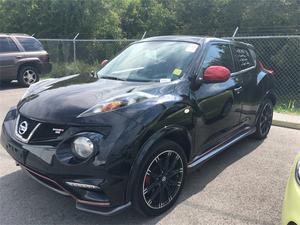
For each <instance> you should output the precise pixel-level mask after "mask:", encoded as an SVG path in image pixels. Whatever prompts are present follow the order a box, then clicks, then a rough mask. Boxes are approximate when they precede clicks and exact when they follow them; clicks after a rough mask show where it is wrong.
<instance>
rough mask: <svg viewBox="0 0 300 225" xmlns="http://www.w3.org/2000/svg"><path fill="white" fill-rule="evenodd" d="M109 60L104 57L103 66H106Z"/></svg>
mask: <svg viewBox="0 0 300 225" xmlns="http://www.w3.org/2000/svg"><path fill="white" fill-rule="evenodd" d="M108 62H109V61H108V60H107V59H104V60H103V61H102V62H101V66H105V65H106V64H107V63H108Z"/></svg>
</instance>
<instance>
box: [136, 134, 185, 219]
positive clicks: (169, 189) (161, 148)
mask: <svg viewBox="0 0 300 225" xmlns="http://www.w3.org/2000/svg"><path fill="white" fill-rule="evenodd" d="M143 161H144V162H145V163H144V164H143V165H142V168H140V170H139V172H138V175H137V177H136V182H135V183H136V185H135V188H134V193H135V195H134V196H133V205H134V207H135V209H136V210H137V211H139V212H141V213H143V214H145V215H148V216H157V215H160V214H162V213H164V212H165V211H167V210H168V209H170V208H171V207H172V206H173V205H174V203H175V201H176V200H177V198H178V196H179V194H180V192H181V190H182V187H183V183H184V178H185V174H186V165H187V163H186V157H185V154H184V151H183V149H182V148H181V147H180V146H179V145H178V144H176V143H175V142H173V141H170V140H163V141H161V142H160V143H159V144H157V145H155V146H153V148H152V149H151V151H150V152H149V154H148V155H147V156H146V157H145V159H144V160H143Z"/></svg>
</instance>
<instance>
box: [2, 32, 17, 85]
mask: <svg viewBox="0 0 300 225" xmlns="http://www.w3.org/2000/svg"><path fill="white" fill-rule="evenodd" d="M18 57H20V50H19V48H18V46H17V45H16V44H15V42H14V41H13V40H12V39H11V38H10V37H0V80H13V79H16V78H17V65H16V63H17V61H18Z"/></svg>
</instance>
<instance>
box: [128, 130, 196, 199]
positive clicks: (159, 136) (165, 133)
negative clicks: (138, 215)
mask: <svg viewBox="0 0 300 225" xmlns="http://www.w3.org/2000/svg"><path fill="white" fill-rule="evenodd" d="M163 139H168V140H171V141H174V142H175V143H177V144H178V145H180V146H181V147H182V148H183V150H184V152H185V155H186V157H187V161H189V159H190V156H191V149H192V137H191V135H190V132H189V131H188V130H187V129H186V128H185V127H182V126H175V125H170V126H165V127H163V128H161V129H160V130H158V131H156V132H155V133H153V134H152V135H151V136H150V137H149V138H148V139H146V141H145V142H144V143H143V144H142V146H141V147H140V149H139V151H138V154H137V156H136V157H135V160H134V163H133V165H132V167H131V169H130V174H129V179H128V185H127V190H126V200H127V201H131V199H132V191H131V190H132V188H133V185H134V178H135V177H136V174H137V172H138V168H139V167H140V165H141V164H142V163H143V158H144V157H145V156H146V154H147V153H148V152H149V150H150V149H151V147H152V146H153V145H154V144H155V143H157V142H158V141H160V140H163Z"/></svg>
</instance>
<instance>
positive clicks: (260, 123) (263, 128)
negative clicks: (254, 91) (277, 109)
mask: <svg viewBox="0 0 300 225" xmlns="http://www.w3.org/2000/svg"><path fill="white" fill-rule="evenodd" d="M272 120H273V103H272V101H271V100H270V99H266V100H265V101H264V102H263V104H262V108H261V112H260V114H259V117H258V119H257V122H256V131H255V133H254V134H253V137H254V138H256V139H259V140H261V139H265V138H266V137H267V136H268V133H269V131H270V128H271V125H272Z"/></svg>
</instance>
